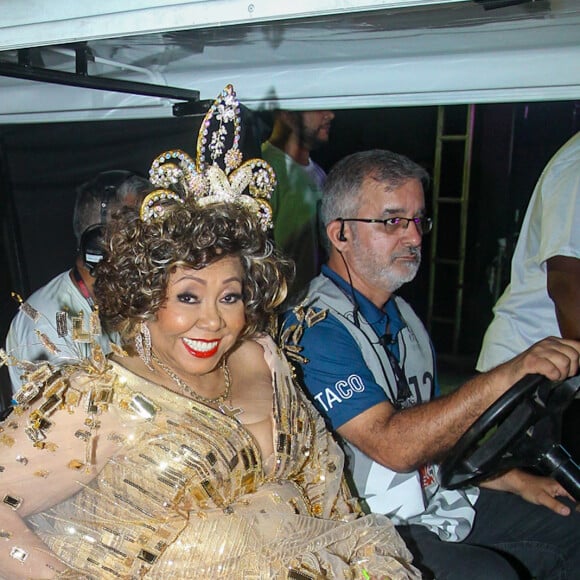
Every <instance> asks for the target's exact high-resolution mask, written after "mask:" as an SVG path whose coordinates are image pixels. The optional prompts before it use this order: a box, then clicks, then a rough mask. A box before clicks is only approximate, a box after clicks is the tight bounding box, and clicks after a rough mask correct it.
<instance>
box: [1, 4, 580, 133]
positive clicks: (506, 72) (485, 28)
mask: <svg viewBox="0 0 580 580" xmlns="http://www.w3.org/2000/svg"><path fill="white" fill-rule="evenodd" d="M79 43H82V44H79ZM79 46H82V47H83V50H84V54H85V55H86V56H88V58H87V61H88V62H87V69H86V71H84V72H83V73H82V74H81V75H77V78H78V76H82V77H84V79H83V80H84V81H87V80H88V81H89V82H90V80H91V79H95V80H98V79H99V78H103V77H104V78H107V79H113V80H121V81H132V82H137V83H152V84H153V85H157V86H161V87H175V88H179V89H189V90H194V91H199V94H200V98H201V99H211V98H213V97H214V96H215V95H216V94H217V93H218V92H219V91H220V90H221V88H222V87H223V86H224V84H226V83H233V84H234V85H235V87H236V91H237V93H238V96H239V97H240V100H241V101H242V102H243V103H244V104H245V105H246V106H249V107H251V108H256V109H262V108H266V109H267V108H272V107H276V106H281V107H283V108H296V109H309V108H312V109H320V108H332V109H341V108H343V109H344V108H364V107H392V106H408V105H435V104H453V103H487V102H510V101H511V102H515V101H523V100H527V101H532V100H568V99H577V98H579V97H580V2H578V1H577V0H550V1H548V0H535V1H534V0H528V1H521V0H520V1H517V0H473V1H462V0H447V1H445V0H423V1H421V0H350V1H347V0H316V1H312V0H292V1H289V0H283V1H277V2H272V1H271V0H253V1H244V2H242V1H240V0H194V1H191V0H190V1H186V0H181V1H179V0H173V1H171V2H167V1H165V2H163V1H159V0H157V1H155V0H102V1H101V2H99V3H94V2H91V3H89V2H87V1H86V0H82V1H79V2H75V3H72V2H69V1H68V0H53V1H52V2H50V3H47V2H45V1H43V0H29V1H28V2H25V3H23V2H21V1H20V0H3V3H2V19H1V20H0V75H2V74H6V72H3V69H2V65H3V64H4V65H6V66H8V67H9V68H10V67H16V66H17V65H18V66H19V67H20V69H21V70H24V71H26V70H30V68H42V70H44V71H45V72H46V73H47V74H50V71H57V72H68V73H70V75H71V77H72V76H74V74H75V49H77V48H78V47H79ZM23 49H30V50H29V51H27V52H26V53H24V52H23ZM23 54H26V55H27V58H28V59H29V60H27V61H25V62H24V64H22V63H23ZM19 63H20V64H19ZM27 67H28V69H27ZM175 102H176V100H175V99H172V98H168V97H165V96H161V97H152V96H147V97H145V96H139V95H135V94H130V93H121V92H112V91H109V90H106V91H105V90H88V89H87V88H76V87H71V86H63V85H61V84H52V83H48V82H37V81H31V80H25V79H23V78H15V77H12V76H0V123H19V122H26V123H31V122H35V123H36V122H47V121H48V122H50V121H73V120H75V121H78V120H97V119H131V118H145V117H166V116H171V115H172V111H173V104H174V103H175Z"/></svg>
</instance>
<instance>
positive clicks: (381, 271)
mask: <svg viewBox="0 0 580 580" xmlns="http://www.w3.org/2000/svg"><path fill="white" fill-rule="evenodd" d="M357 249H358V248H357ZM410 253H413V254H415V256H416V258H417V259H416V261H415V262H412V263H409V262H405V263H404V268H405V270H404V271H403V273H401V271H400V270H401V268H399V269H398V270H397V271H395V268H394V266H393V265H394V263H395V262H396V259H397V258H396V256H395V257H393V258H391V262H390V263H389V264H387V265H385V264H381V263H379V261H378V260H376V259H374V257H373V256H372V255H371V254H370V253H367V252H361V253H360V254H359V255H358V256H356V259H357V260H358V261H359V264H361V265H360V266H359V267H358V271H359V272H360V273H361V274H362V275H363V276H364V277H365V278H366V279H367V280H369V281H371V282H372V283H373V284H374V285H376V286H381V287H383V288H385V289H386V290H387V291H388V292H389V293H393V292H396V291H397V290H398V289H399V288H400V287H401V286H403V284H407V282H411V281H412V280H413V279H414V278H415V276H416V275H417V272H418V271H419V266H420V265H421V248H419V247H417V248H412V249H411V252H410Z"/></svg>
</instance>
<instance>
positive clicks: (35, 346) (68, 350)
mask: <svg viewBox="0 0 580 580" xmlns="http://www.w3.org/2000/svg"><path fill="white" fill-rule="evenodd" d="M152 190H153V186H152V185H151V183H150V182H149V181H148V180H146V179H144V178H143V177H140V176H138V175H136V174H134V173H132V172H130V171H125V170H112V171H104V172H101V173H99V174H97V175H96V176H95V177H93V178H92V179H91V180H89V181H87V182H85V183H83V184H82V185H81V186H80V187H79V188H78V189H77V196H76V201H75V207H74V213H73V231H74V235H75V237H76V240H77V248H78V250H77V255H76V259H75V263H74V265H73V267H72V269H70V270H67V271H65V272H62V273H60V274H58V275H57V276H56V277H54V278H53V279H52V280H50V281H49V282H48V283H47V284H45V285H44V286H42V287H41V288H39V289H38V290H36V291H35V292H34V293H33V294H32V295H31V296H30V297H29V298H28V300H27V301H26V302H23V303H22V304H21V306H20V310H19V312H18V313H17V314H16V316H15V317H14V319H13V320H12V322H11V324H10V328H9V330H8V335H7V337H6V352H7V354H8V355H9V356H12V357H14V359H17V360H20V361H30V362H39V361H48V362H50V361H51V360H53V359H54V358H55V357H57V356H58V357H59V360H62V357H63V356H65V357H70V358H71V361H72V360H77V359H79V358H84V356H85V355H86V353H85V352H81V351H82V348H83V346H84V345H79V343H78V341H75V343H74V345H73V344H72V342H67V341H65V340H64V339H63V338H62V337H61V336H60V334H59V330H58V324H59V323H58V322H57V317H58V314H57V313H58V312H61V311H67V312H68V313H70V314H71V315H73V317H74V318H75V321H76V324H77V325H78V326H77V328H76V329H75V332H77V333H84V334H85V335H86V346H87V349H88V346H89V342H90V341H91V340H93V339H94V340H96V341H97V342H98V343H99V344H100V346H101V348H102V349H103V352H104V353H105V354H107V353H108V352H110V350H111V348H110V343H111V341H113V342H115V337H112V336H109V335H107V334H106V333H104V332H91V328H90V327H91V325H94V324H95V323H96V321H97V319H98V315H97V313H96V311H95V304H94V301H93V283H94V278H93V274H92V272H93V269H94V267H95V266H96V264H97V263H98V262H99V261H100V260H101V259H102V257H103V249H102V246H101V244H102V240H103V233H104V228H105V227H106V225H107V223H108V222H109V220H110V217H111V215H112V214H113V213H114V212H115V211H116V210H118V209H119V208H121V207H122V206H125V205H130V206H132V205H135V204H137V203H141V201H142V200H143V198H144V197H145V196H146V195H147V194H148V193H149V192H150V191H152ZM93 330H95V329H93ZM99 330H100V329H99ZM54 347H56V348H57V349H58V352H55V350H54ZM79 348H80V350H79ZM8 371H9V375H10V382H11V387H12V391H13V392H16V391H17V390H18V389H19V388H20V387H21V385H22V381H21V378H20V376H21V373H22V368H21V367H20V366H19V365H18V364H11V365H9V367H8Z"/></svg>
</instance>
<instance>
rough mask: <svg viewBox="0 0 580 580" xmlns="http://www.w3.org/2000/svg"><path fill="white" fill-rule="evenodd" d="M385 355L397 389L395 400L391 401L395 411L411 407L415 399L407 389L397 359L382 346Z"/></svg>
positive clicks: (387, 348) (405, 378) (407, 386)
mask: <svg viewBox="0 0 580 580" xmlns="http://www.w3.org/2000/svg"><path fill="white" fill-rule="evenodd" d="M384 349H385V353H386V354H387V358H388V359H389V363H390V365H391V369H392V371H393V375H394V376H395V386H396V388H397V398H396V399H395V400H394V401H393V404H394V406H395V408H396V409H406V408H407V407H411V406H413V404H414V403H415V397H414V396H413V393H412V392H411V388H410V387H409V382H408V381H407V377H406V376H405V373H404V372H403V369H402V368H401V365H400V364H399V361H398V360H397V357H396V356H395V355H394V354H393V353H392V352H391V351H390V349H389V347H388V346H386V345H384Z"/></svg>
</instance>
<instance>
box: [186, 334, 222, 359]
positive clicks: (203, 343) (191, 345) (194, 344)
mask: <svg viewBox="0 0 580 580" xmlns="http://www.w3.org/2000/svg"><path fill="white" fill-rule="evenodd" d="M181 340H182V341H183V344H184V345H185V348H186V349H187V351H188V352H189V353H190V354H192V355H193V356H196V357H198V358H209V357H210V356H213V355H214V354H215V353H216V352H217V350H218V347H219V344H220V341H219V340H200V339H196V340H194V339H192V338H182V339H181Z"/></svg>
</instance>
